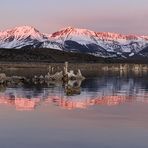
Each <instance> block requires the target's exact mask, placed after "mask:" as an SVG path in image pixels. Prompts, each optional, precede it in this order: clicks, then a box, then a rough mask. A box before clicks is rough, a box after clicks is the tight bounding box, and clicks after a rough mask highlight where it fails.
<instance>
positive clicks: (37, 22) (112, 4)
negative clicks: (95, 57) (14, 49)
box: [0, 0, 148, 35]
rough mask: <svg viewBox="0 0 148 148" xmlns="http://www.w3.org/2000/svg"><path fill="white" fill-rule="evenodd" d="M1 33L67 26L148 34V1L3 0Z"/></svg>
mask: <svg viewBox="0 0 148 148" xmlns="http://www.w3.org/2000/svg"><path fill="white" fill-rule="evenodd" d="M0 21H1V23H0V30H4V29H7V28H12V27H14V26H21V25H31V26H34V27H36V28H37V29H39V30H40V31H41V32H45V33H51V32H54V31H57V30H58V29H60V28H64V27H67V26H73V27H79V28H88V29H91V30H94V31H98V32H100V31H101V32H102V31H110V32H120V33H125V34H129V33H133V34H145V35H148V29H147V28H148V27H147V24H148V0H0Z"/></svg>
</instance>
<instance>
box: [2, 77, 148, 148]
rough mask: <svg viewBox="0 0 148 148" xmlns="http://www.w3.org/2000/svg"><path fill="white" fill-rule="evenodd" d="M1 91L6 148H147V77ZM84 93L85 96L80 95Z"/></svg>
mask: <svg viewBox="0 0 148 148" xmlns="http://www.w3.org/2000/svg"><path fill="white" fill-rule="evenodd" d="M75 89H76V94H73V95H70V94H69V95H68V96H67V95H66V90H65V88H64V87H63V86H62V84H50V85H49V86H48V87H47V86H41V85H40V86H39V85H20V86H17V87H5V86H1V89H0V90H1V92H0V148H49V147H50V148H99V147H100V148H131V147H133V148H147V147H148V79H147V75H140V76H133V75H126V76H118V75H103V76H98V77H96V78H94V77H93V78H88V79H86V80H85V81H84V82H82V84H81V88H78V87H76V88H75ZM79 93H80V94H79Z"/></svg>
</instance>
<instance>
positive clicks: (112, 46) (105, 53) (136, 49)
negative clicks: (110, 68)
mask: <svg viewBox="0 0 148 148" xmlns="http://www.w3.org/2000/svg"><path fill="white" fill-rule="evenodd" d="M0 48H6V49H9V48H15V49H21V48H28V49H29V48H51V49H57V50H62V51H66V52H79V53H85V54H92V55H94V56H97V57H104V58H108V57H110V58H112V57H113V58H132V57H135V56H136V57H137V56H138V57H148V36H138V35H122V34H117V33H109V32H102V33H100V32H94V31H91V30H87V29H78V28H73V27H68V28H64V29H62V30H60V31H57V32H55V33H53V34H43V33H40V32H39V31H38V30H37V29H35V28H34V27H30V26H22V27H15V28H13V29H9V30H6V31H1V32H0Z"/></svg>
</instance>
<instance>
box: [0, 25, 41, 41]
mask: <svg viewBox="0 0 148 148" xmlns="http://www.w3.org/2000/svg"><path fill="white" fill-rule="evenodd" d="M9 37H14V38H15V39H17V40H20V39H25V38H27V37H30V38H32V39H38V40H42V38H43V35H42V34H41V33H40V32H39V31H38V30H37V29H35V28H34V27H31V26H21V27H15V28H13V29H8V30H6V31H3V32H0V39H7V38H9Z"/></svg>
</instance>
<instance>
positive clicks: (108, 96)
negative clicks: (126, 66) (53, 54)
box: [0, 76, 148, 111]
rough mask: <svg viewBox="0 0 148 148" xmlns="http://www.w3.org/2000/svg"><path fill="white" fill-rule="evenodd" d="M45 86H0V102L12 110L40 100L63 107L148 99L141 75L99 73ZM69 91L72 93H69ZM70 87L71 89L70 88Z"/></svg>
mask: <svg viewBox="0 0 148 148" xmlns="http://www.w3.org/2000/svg"><path fill="white" fill-rule="evenodd" d="M75 84H76V83H75V82H70V83H69V84H67V85H66V86H64V85H63V84H60V83H59V84H56V85H49V86H48V87H47V86H46V87H45V86H38V85H37V86H34V85H31V86H26V85H24V86H19V87H14V88H12V87H4V86H1V92H0V104H1V105H10V106H14V107H15V108H16V110H19V111H23V110H30V111H31V110H34V109H35V108H36V107H39V106H40V105H43V104H51V105H55V106H59V107H61V108H64V109H86V108H88V107H90V106H91V107H92V106H99V105H107V106H113V105H120V104H124V103H132V102H144V103H148V83H147V79H146V77H145V76H143V77H133V76H130V77H118V76H101V77H97V78H90V79H86V80H85V81H84V82H82V84H81V82H77V85H75ZM69 89H70V92H71V91H72V94H71V95H70V93H69ZM73 89H74V90H73Z"/></svg>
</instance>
